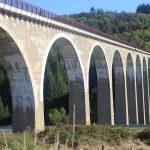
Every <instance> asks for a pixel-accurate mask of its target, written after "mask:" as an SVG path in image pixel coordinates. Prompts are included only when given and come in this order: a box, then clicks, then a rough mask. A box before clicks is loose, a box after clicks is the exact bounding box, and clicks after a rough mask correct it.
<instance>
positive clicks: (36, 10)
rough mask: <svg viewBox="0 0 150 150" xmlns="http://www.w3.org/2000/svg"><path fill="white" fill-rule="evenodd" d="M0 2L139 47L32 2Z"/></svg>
mask: <svg viewBox="0 0 150 150" xmlns="http://www.w3.org/2000/svg"><path fill="white" fill-rule="evenodd" d="M0 3H3V4H6V5H9V6H12V7H15V8H18V9H21V10H24V11H27V12H30V13H33V14H36V15H39V16H42V17H45V18H48V19H52V20H55V21H58V22H60V23H64V24H66V25H69V26H73V27H75V28H78V29H81V30H84V31H87V32H90V33H92V34H95V35H98V36H102V37H104V38H108V39H110V40H113V41H115V42H119V43H121V44H125V45H127V46H131V47H134V48H139V47H137V46H135V45H133V44H130V43H128V42H127V41H124V40H120V39H118V38H116V37H113V36H111V35H108V34H106V33H104V32H101V31H99V30H97V29H94V28H91V27H89V26H86V25H83V24H81V23H78V22H76V21H74V20H71V19H69V18H65V17H63V16H60V15H57V14H54V13H52V12H50V11H47V10H45V9H42V8H40V7H38V6H34V5H32V4H29V3H27V2H24V1H22V0H0ZM139 49H141V50H143V51H146V50H144V49H143V48H139Z"/></svg>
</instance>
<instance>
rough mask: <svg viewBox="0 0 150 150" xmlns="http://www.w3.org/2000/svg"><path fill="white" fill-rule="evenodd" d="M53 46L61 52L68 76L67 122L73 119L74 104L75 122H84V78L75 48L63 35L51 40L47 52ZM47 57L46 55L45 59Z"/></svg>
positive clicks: (85, 121)
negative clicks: (74, 109)
mask: <svg viewBox="0 0 150 150" xmlns="http://www.w3.org/2000/svg"><path fill="white" fill-rule="evenodd" d="M53 48H54V49H57V50H58V51H59V52H60V53H61V55H62V57H63V60H64V63H65V69H66V73H67V78H68V90H69V122H70V123H72V121H73V107H74V106H75V108H76V112H75V114H76V120H75V123H76V124H86V123H87V120H86V119H87V118H86V101H85V90H84V80H83V73H82V69H81V65H80V62H79V58H78V55H77V53H76V50H75V48H74V46H73V44H72V43H71V42H70V40H69V39H68V38H66V37H63V36H62V37H58V38H57V39H55V40H54V41H53V43H52V45H51V46H50V47H49V53H50V51H51V50H52V49H53ZM47 59H48V56H47V58H46V60H47ZM45 67H46V64H45ZM43 86H44V83H43ZM43 89H44V88H43ZM43 96H44V95H43Z"/></svg>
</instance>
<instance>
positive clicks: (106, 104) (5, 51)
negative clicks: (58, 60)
mask: <svg viewBox="0 0 150 150" xmlns="http://www.w3.org/2000/svg"><path fill="white" fill-rule="evenodd" d="M53 47H55V48H57V49H59V50H60V52H61V54H62V56H63V59H64V62H65V67H66V72H67V77H68V87H69V114H70V115H69V117H70V121H71V120H72V114H73V113H72V111H73V106H74V105H75V106H76V123H77V124H80V123H81V124H90V105H89V66H90V60H91V58H93V59H94V61H95V65H96V73H97V86H98V98H97V105H98V106H97V108H98V123H99V124H103V125H105V124H106V125H116V124H120V125H139V124H143V125H147V124H149V122H150V109H149V105H150V103H149V99H150V88H149V86H150V53H149V52H148V51H145V50H142V49H140V48H138V47H136V46H134V45H131V44H129V43H127V42H125V41H122V40H119V39H116V38H114V37H112V36H110V35H107V34H104V33H102V32H100V31H97V30H95V29H92V28H89V27H87V26H84V25H81V24H79V23H76V22H74V21H71V20H68V19H65V18H63V17H61V16H57V15H55V14H52V13H50V12H49V11H46V10H44V9H41V8H39V7H36V6H33V5H31V4H28V3H26V2H23V1H18V0H0V56H1V57H2V58H3V60H4V62H5V65H6V68H7V72H8V76H9V81H10V86H11V94H12V103H13V112H12V114H13V131H14V132H18V131H20V132H21V131H24V130H25V129H26V128H27V127H31V128H32V129H35V130H36V131H38V130H42V129H44V108H43V81H44V72H45V66H46V61H47V57H48V54H49V52H50V50H51V49H52V48H53Z"/></svg>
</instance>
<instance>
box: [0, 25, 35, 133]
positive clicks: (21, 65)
mask: <svg viewBox="0 0 150 150" xmlns="http://www.w3.org/2000/svg"><path fill="white" fill-rule="evenodd" d="M0 35H1V36H0V56H1V57H2V58H3V60H4V63H5V67H6V70H7V74H8V78H9V82H10V87H11V96H12V125H13V132H22V131H24V130H26V129H27V128H31V129H34V128H35V101H34V94H33V88H32V83H31V79H30V75H29V70H28V69H29V68H28V66H27V64H26V62H25V60H24V56H23V55H22V53H21V51H20V49H19V48H18V46H17V44H16V43H15V41H14V40H13V38H12V37H11V36H10V34H9V33H8V32H7V31H5V30H4V29H3V28H2V27H0Z"/></svg>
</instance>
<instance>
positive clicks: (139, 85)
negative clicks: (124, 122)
mask: <svg viewBox="0 0 150 150" xmlns="http://www.w3.org/2000/svg"><path fill="white" fill-rule="evenodd" d="M136 88H137V103H138V117H139V118H138V120H139V124H144V108H143V90H142V70H141V61H140V57H139V56H137V57H136Z"/></svg>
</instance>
